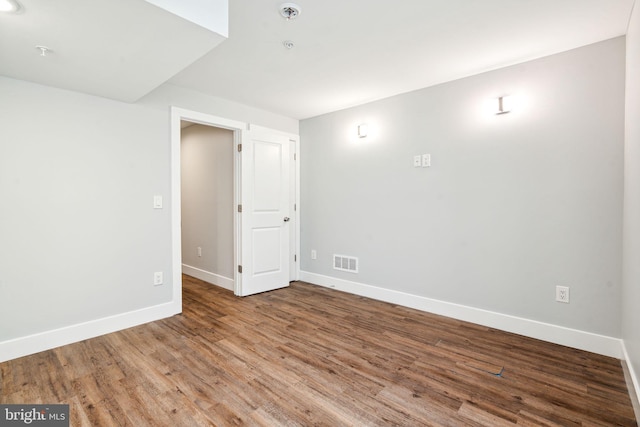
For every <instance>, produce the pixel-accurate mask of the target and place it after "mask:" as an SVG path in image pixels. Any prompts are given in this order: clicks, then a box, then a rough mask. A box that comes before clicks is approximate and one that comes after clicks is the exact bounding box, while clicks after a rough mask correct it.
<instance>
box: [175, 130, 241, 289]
mask: <svg viewBox="0 0 640 427" xmlns="http://www.w3.org/2000/svg"><path fill="white" fill-rule="evenodd" d="M233 148H234V147H233V132H232V131H230V130H226V129H219V128H214V127H210V126H202V125H193V126H189V127H187V128H184V129H182V139H181V158H180V159H181V172H182V180H181V186H182V190H181V195H182V262H183V264H187V265H189V266H191V267H195V268H198V269H200V270H204V271H206V272H208V273H213V274H215V275H217V276H222V277H226V278H228V279H230V280H233V251H234V247H233V214H234V210H233V163H234V149H233ZM198 248H200V255H198Z"/></svg>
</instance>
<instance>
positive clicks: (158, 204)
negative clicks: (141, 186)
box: [153, 196, 162, 209]
mask: <svg viewBox="0 0 640 427" xmlns="http://www.w3.org/2000/svg"><path fill="white" fill-rule="evenodd" d="M153 209H162V196H153Z"/></svg>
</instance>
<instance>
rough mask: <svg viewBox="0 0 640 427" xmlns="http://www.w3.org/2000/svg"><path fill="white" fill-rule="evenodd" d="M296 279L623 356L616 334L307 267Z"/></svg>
mask: <svg viewBox="0 0 640 427" xmlns="http://www.w3.org/2000/svg"><path fill="white" fill-rule="evenodd" d="M300 280H302V281H304V282H309V283H312V284H314V285H319V286H324V287H329V288H334V289H337V290H340V291H344V292H348V293H352V294H355V295H360V296H364V297H368V298H373V299H376V300H380V301H385V302H389V303H392V304H397V305H401V306H404V307H410V308H415V309H416V310H421V311H426V312H429V313H434V314H439V315H442V316H447V317H451V318H454V319H458V320H463V321H466V322H471V323H476V324H479V325H483V326H487V327H490V328H495V329H500V330H503V331H507V332H512V333H516V334H519V335H524V336H527V337H531V338H536V339H539V340H543V341H548V342H552V343H555V344H560V345H564V346H567V347H572V348H577V349H580V350H585V351H590V352H592V353H597V354H602V355H605V356H609V357H615V358H617V359H621V358H622V357H623V352H622V340H621V339H618V338H612V337H608V336H604V335H598V334H593V333H590V332H584V331H579V330H576V329H571V328H565V327H563V326H557V325H552V324H549V323H543V322H538V321H535V320H530V319H524V318H521V317H515V316H511V315H507V314H502V313H496V312H492V311H488V310H483V309H479V308H474V307H469V306H464V305H460V304H454V303H450V302H446V301H439V300H435V299H431V298H426V297H421V296H417V295H411V294H407V293H404V292H398V291H393V290H390V289H384V288H379V287H376V286H370V285H365V284H363V283H357V282H351V281H349V280H343V279H337V278H335V277H330V276H324V275H321V274H315V273H310V272H307V271H301V272H300Z"/></svg>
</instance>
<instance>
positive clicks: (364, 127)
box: [358, 123, 369, 138]
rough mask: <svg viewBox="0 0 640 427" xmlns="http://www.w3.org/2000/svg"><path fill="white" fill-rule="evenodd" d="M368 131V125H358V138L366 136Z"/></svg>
mask: <svg viewBox="0 0 640 427" xmlns="http://www.w3.org/2000/svg"><path fill="white" fill-rule="evenodd" d="M368 132H369V127H368V126H367V125H366V124H364V123H363V124H361V125H358V138H366V137H367V133H368Z"/></svg>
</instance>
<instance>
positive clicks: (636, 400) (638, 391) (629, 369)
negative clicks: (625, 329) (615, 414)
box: [622, 341, 640, 420]
mask: <svg viewBox="0 0 640 427" xmlns="http://www.w3.org/2000/svg"><path fill="white" fill-rule="evenodd" d="M622 352H623V354H624V360H626V361H627V362H626V363H625V364H624V368H625V380H626V381H627V388H628V389H629V396H630V397H631V403H632V404H633V410H634V412H635V414H636V419H637V420H640V378H638V376H637V375H636V371H635V369H633V365H632V364H631V363H630V362H629V361H630V360H631V358H630V357H629V353H628V352H627V346H626V345H625V343H624V341H623V342H622Z"/></svg>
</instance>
